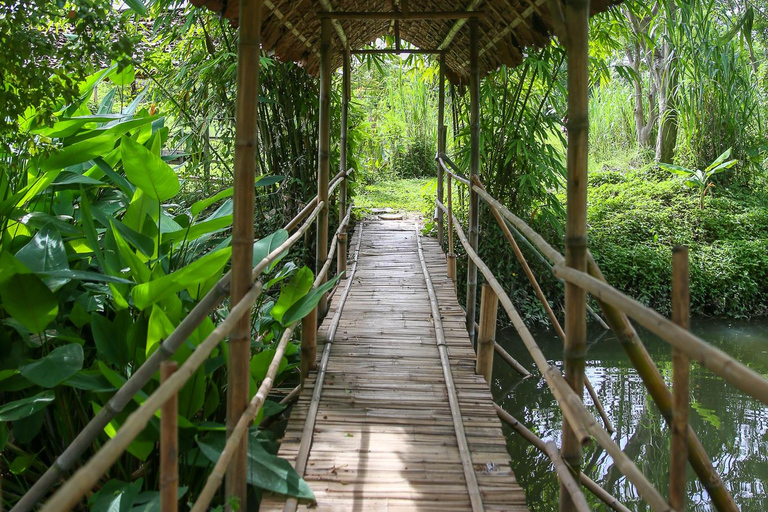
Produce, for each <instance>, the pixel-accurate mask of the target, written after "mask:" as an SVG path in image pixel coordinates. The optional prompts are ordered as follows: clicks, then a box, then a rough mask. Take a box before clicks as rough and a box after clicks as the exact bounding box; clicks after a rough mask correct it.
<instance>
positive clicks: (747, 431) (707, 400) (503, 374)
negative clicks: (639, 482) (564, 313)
mask: <svg viewBox="0 0 768 512" xmlns="http://www.w3.org/2000/svg"><path fill="white" fill-rule="evenodd" d="M693 331H694V332H695V333H696V334H698V335H699V336H701V337H702V338H704V339H706V340H707V341H709V342H711V343H712V344H713V345H715V346H717V347H718V348H720V349H721V350H723V351H725V352H726V353H728V354H730V355H731V356H733V357H735V358H736V359H738V360H739V361H742V362H744V363H746V364H747V365H748V366H750V367H751V368H752V369H754V370H755V371H757V372H758V373H760V374H762V375H765V376H768V324H766V323H764V322H763V323H760V322H754V321H753V322H741V321H730V322H729V321H713V320H698V321H694V322H693ZM533 335H534V337H535V338H536V339H537V341H538V342H539V344H540V346H541V349H542V350H543V351H544V354H545V355H546V356H547V358H549V361H550V363H551V364H555V365H556V366H558V367H561V366H562V344H561V342H560V340H559V338H557V336H556V335H555V333H554V332H553V331H547V330H539V331H533ZM590 336H591V339H592V342H591V343H590V346H589V352H588V354H587V375H588V376H589V378H590V380H591V381H592V384H593V385H594V387H595V389H596V391H597V394H598V396H599V397H600V400H601V401H602V402H603V406H604V407H605V409H606V412H607V413H608V416H609V417H610V418H611V421H612V422H613V424H614V427H615V428H616V433H615V434H614V435H613V439H614V440H615V441H617V442H618V444H619V445H620V446H621V448H622V449H623V450H624V451H625V452H626V454H627V455H628V456H629V457H630V458H631V459H632V460H633V461H634V462H635V464H637V466H638V467H639V468H640V470H641V471H642V472H643V473H644V474H645V476H646V478H648V479H649V480H650V482H651V483H652V484H654V485H655V486H656V488H657V489H659V491H660V492H661V493H662V495H664V496H666V495H667V491H668V487H669V456H670V455H669V437H670V436H669V429H668V428H667V425H666V423H665V422H664V420H663V418H662V417H661V414H660V413H659V411H658V409H657V408H656V406H655V404H654V403H653V401H652V400H651V398H650V396H649V395H648V394H647V393H646V391H645V387H644V386H643V384H642V381H641V380H640V377H638V375H637V372H636V371H635V370H634V368H633V367H632V366H631V364H630V363H629V359H628V358H627V356H626V354H625V352H624V350H623V349H622V348H621V345H620V344H619V343H618V341H617V339H616V337H615V336H614V335H613V333H608V334H605V333H604V331H603V330H602V329H600V328H599V327H598V328H596V329H595V330H591V331H590ZM640 336H641V338H642V339H643V340H644V341H645V344H646V347H647V348H648V351H649V352H650V354H651V356H652V357H653V359H654V360H655V361H656V365H657V366H658V367H659V370H660V371H661V373H662V375H663V376H664V378H665V380H666V381H667V383H668V384H670V383H671V381H672V362H671V348H670V346H669V345H668V344H667V343H665V342H663V341H661V340H660V339H658V338H656V337H655V336H653V335H652V334H650V333H648V332H644V331H640ZM498 342H499V343H500V344H501V345H502V346H503V347H504V348H505V349H507V351H509V353H510V354H512V356H513V357H514V358H516V359H517V360H518V361H520V362H521V363H522V364H523V365H524V366H526V367H527V368H529V369H533V368H534V365H533V361H532V359H531V358H530V356H529V355H528V353H527V352H526V350H525V347H524V346H523V343H522V341H521V340H520V339H519V338H518V337H517V334H516V332H515V331H514V329H511V328H509V329H505V330H503V331H501V332H500V333H499V335H498ZM493 394H494V397H495V398H496V401H497V402H498V403H499V405H501V406H502V407H503V408H504V409H505V410H507V411H508V412H509V413H510V414H512V416H514V417H516V418H517V419H518V420H520V421H521V422H523V423H524V424H525V425H526V426H527V427H528V428H530V429H531V430H532V431H533V432H534V433H536V434H537V435H538V436H539V437H541V438H543V439H545V440H548V439H554V440H556V441H557V442H558V445H559V442H560V427H561V422H562V417H561V415H560V410H559V408H558V407H557V404H556V402H555V400H554V398H553V397H552V394H551V393H550V392H549V389H548V388H547V385H546V383H545V382H544V380H543V379H541V378H539V374H538V373H537V372H534V375H533V376H532V377H530V378H528V379H522V378H521V377H520V376H519V375H518V374H517V373H515V372H514V371H513V370H511V369H510V368H509V367H508V366H507V365H506V363H505V362H504V361H502V360H500V359H499V358H496V361H495V363H494V371H493ZM585 400H586V402H587V404H588V406H591V405H592V403H591V400H590V399H589V395H588V394H587V393H585ZM591 409H592V410H593V413H594V414H595V417H597V418H598V421H599V416H598V415H597V412H596V411H595V410H594V408H593V407H592V408H591ZM690 422H691V426H692V427H693V429H694V431H695V432H696V433H697V435H698V437H699V439H700V440H701V442H702V444H703V445H704V448H705V450H706V451H707V453H708V454H709V456H710V457H711V458H712V461H713V464H714V466H715V469H716V470H717V471H718V472H719V473H720V475H721V477H722V478H723V480H724V481H725V483H726V485H727V486H728V489H729V490H730V492H731V494H732V495H733V497H734V499H735V500H736V503H737V504H738V505H739V507H740V508H741V509H742V510H743V511H745V512H752V511H760V512H763V511H766V510H768V492H767V488H768V408H766V406H764V405H763V404H762V403H761V402H759V401H757V400H755V399H752V398H749V397H748V396H746V395H745V394H744V393H742V392H741V391H739V390H737V389H735V388H734V387H733V386H731V385H729V384H727V383H726V382H724V381H723V380H722V379H720V378H719V377H716V376H714V375H713V374H712V373H711V372H710V371H708V370H705V369H703V368H701V367H700V366H699V365H698V364H694V365H693V367H692V368H691V411H690ZM507 434H508V445H509V450H510V454H511V455H512V467H513V469H514V470H515V474H516V475H517V479H518V481H519V482H520V483H521V485H522V486H523V488H524V489H525V491H526V495H527V496H528V505H529V506H530V508H531V510H534V511H551V510H556V509H557V503H558V484H557V477H556V475H555V473H554V471H553V470H552V466H551V465H550V464H549V459H547V457H546V456H545V455H543V454H541V453H539V452H538V451H537V450H536V449H535V448H533V447H531V446H529V445H528V443H527V442H526V441H525V440H523V439H522V438H521V437H520V436H518V435H517V434H515V433H514V432H512V431H511V430H509V429H508V430H507ZM612 462H613V461H612V459H611V458H610V457H609V456H608V455H607V454H606V453H605V452H604V451H603V450H602V449H601V448H600V447H599V446H595V443H591V445H590V446H588V447H587V448H586V449H585V450H584V467H585V472H586V473H587V474H588V475H589V476H590V477H591V478H592V479H594V480H595V481H596V482H597V483H598V484H600V485H601V486H603V487H604V488H605V489H606V490H608V492H610V493H611V494H613V495H614V496H615V497H616V498H618V499H619V500H620V501H622V502H623V503H624V504H625V505H626V506H627V507H629V508H630V509H632V510H639V511H645V510H649V508H648V506H647V505H646V504H645V503H643V502H642V500H641V499H640V497H639V496H638V494H637V492H636V490H635V489H634V487H633V486H632V485H631V484H630V483H629V482H628V481H627V480H626V478H624V476H623V475H621V473H620V472H619V471H618V470H617V469H616V468H614V467H613V464H612ZM688 482H689V483H688V498H689V500H690V501H689V506H688V510H690V511H697V512H698V511H705V510H712V509H711V507H710V505H709V501H708V496H707V493H706V491H705V490H704V488H703V486H702V485H701V484H700V483H699V482H698V481H697V480H696V476H695V474H694V473H693V470H691V469H690V467H689V469H688ZM586 494H587V495H588V499H589V500H590V502H591V503H592V504H593V505H594V506H595V507H596V508H597V509H598V510H600V509H601V505H600V502H599V501H597V500H595V499H594V498H593V497H592V496H589V493H588V492H587V493H586Z"/></svg>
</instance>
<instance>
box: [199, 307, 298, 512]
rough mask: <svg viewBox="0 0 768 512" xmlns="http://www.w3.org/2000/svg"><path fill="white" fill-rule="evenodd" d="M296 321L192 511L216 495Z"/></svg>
mask: <svg viewBox="0 0 768 512" xmlns="http://www.w3.org/2000/svg"><path fill="white" fill-rule="evenodd" d="M297 323H298V322H294V323H292V324H291V325H290V326H288V327H287V328H286V329H285V331H284V332H283V336H282V337H281V338H280V342H279V343H278V345H277V348H276V349H275V355H274V356H273V357H272V362H270V364H269V368H268V369H267V375H266V377H265V378H264V380H263V381H262V383H261V385H260V386H259V390H258V391H257V392H256V394H255V395H253V398H251V401H250V403H249V404H248V407H247V408H246V409H245V411H244V412H243V414H242V415H241V416H240V419H239V420H238V421H237V425H236V426H235V428H234V429H233V430H232V433H231V434H230V435H229V437H228V438H227V442H226V444H225V445H224V450H223V451H222V452H221V455H219V459H218V460H217V461H216V464H215V465H214V466H213V469H212V470H211V473H210V474H209V475H208V479H207V480H206V481H205V486H204V487H203V490H202V491H201V492H200V495H199V496H198V498H197V501H196V502H195V504H194V506H193V507H192V512H203V511H205V510H207V509H208V506H209V505H210V503H211V501H212V500H213V498H214V496H215V495H216V490H217V489H218V488H219V486H221V483H222V482H223V481H224V475H225V474H226V472H227V467H228V466H229V462H230V461H231V460H232V457H233V456H234V454H235V452H234V449H235V448H236V447H237V446H239V445H240V442H241V441H242V439H243V436H244V435H247V433H248V428H249V427H250V425H251V424H252V423H253V420H254V418H256V415H257V414H259V411H260V410H261V408H262V406H263V405H264V401H265V400H266V398H267V394H268V393H269V391H270V389H272V384H273V383H274V380H275V377H276V376H277V370H278V369H279V368H280V361H282V359H283V355H284V354H285V347H286V346H287V344H288V341H289V340H290V339H291V336H292V335H293V331H294V329H295V328H296V324H297Z"/></svg>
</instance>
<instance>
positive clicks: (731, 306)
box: [588, 167, 768, 317]
mask: <svg viewBox="0 0 768 512" xmlns="http://www.w3.org/2000/svg"><path fill="white" fill-rule="evenodd" d="M683 182H684V180H683V179H682V178H680V177H677V176H671V175H669V174H668V173H666V172H665V171H663V170H658V169H653V168H650V167H649V168H644V169H640V170H633V171H629V172H627V173H622V172H617V171H614V170H610V171H596V172H592V173H591V175H590V191H589V218H588V222H589V237H590V248H591V250H592V252H593V254H594V255H595V258H596V259H597V261H598V263H599V264H600V266H601V267H602V269H603V272H604V273H605V274H606V277H607V278H608V280H609V282H611V284H613V285H614V286H615V287H617V288H619V289H620V290H623V291H624V292H626V293H628V294H629V295H630V296H632V297H634V298H636V299H638V300H640V301H642V302H643V303H645V304H648V305H650V306H652V307H654V308H656V309H658V310H660V311H661V312H665V313H666V312H669V310H670V299H669V296H670V291H671V284H670V283H671V275H672V268H671V251H672V247H673V246H674V245H676V244H683V245H687V246H688V247H689V252H690V272H691V306H692V311H693V312H694V313H696V314H703V315H717V316H732V317H748V316H756V315H764V314H766V313H768V251H767V250H766V249H767V248H768V197H766V195H765V194H764V193H761V192H760V191H757V190H743V189H739V188H735V187H734V188H729V189H727V188H725V187H715V189H714V193H715V195H714V197H710V196H709V195H708V196H707V197H705V199H704V208H703V209H700V208H699V202H698V195H697V194H696V192H695V191H692V190H691V189H689V188H687V187H685V185H684V183H683Z"/></svg>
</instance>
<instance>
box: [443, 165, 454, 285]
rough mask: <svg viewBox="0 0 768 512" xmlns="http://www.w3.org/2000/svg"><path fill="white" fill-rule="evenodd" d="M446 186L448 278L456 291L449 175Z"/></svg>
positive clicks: (451, 194) (451, 197)
mask: <svg viewBox="0 0 768 512" xmlns="http://www.w3.org/2000/svg"><path fill="white" fill-rule="evenodd" d="M445 178H446V180H445V181H446V185H447V188H448V260H447V263H448V277H450V278H451V281H453V288H454V290H455V289H456V253H454V252H453V183H451V175H450V174H446V175H445Z"/></svg>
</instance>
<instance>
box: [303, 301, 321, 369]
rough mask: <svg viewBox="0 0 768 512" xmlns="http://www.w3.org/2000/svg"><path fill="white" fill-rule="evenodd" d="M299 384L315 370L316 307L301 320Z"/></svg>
mask: <svg viewBox="0 0 768 512" xmlns="http://www.w3.org/2000/svg"><path fill="white" fill-rule="evenodd" d="M299 364H300V367H301V382H302V383H303V382H304V379H306V378H307V375H309V372H310V371H312V370H314V369H315V368H317V306H315V307H314V309H312V312H311V313H310V314H308V315H307V316H305V317H304V318H302V319H301V359H300V363H299Z"/></svg>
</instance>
